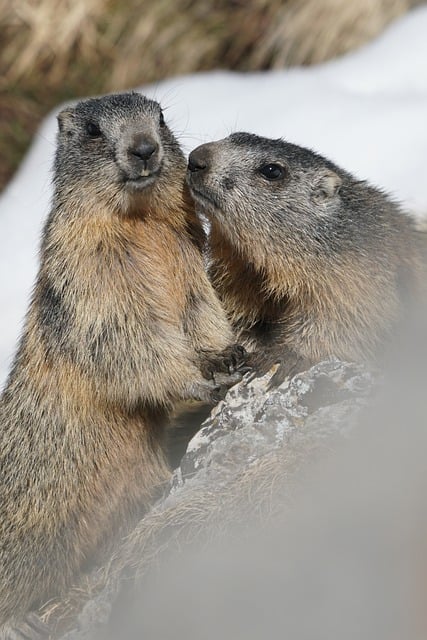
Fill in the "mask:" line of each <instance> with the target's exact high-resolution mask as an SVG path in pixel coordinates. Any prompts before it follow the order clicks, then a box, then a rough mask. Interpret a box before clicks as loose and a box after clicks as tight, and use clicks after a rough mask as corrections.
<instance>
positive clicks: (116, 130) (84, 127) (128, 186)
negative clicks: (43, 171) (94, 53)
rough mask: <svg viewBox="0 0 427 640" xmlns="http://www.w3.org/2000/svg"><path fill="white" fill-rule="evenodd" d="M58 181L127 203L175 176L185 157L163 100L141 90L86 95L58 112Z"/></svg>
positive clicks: (69, 189)
mask: <svg viewBox="0 0 427 640" xmlns="http://www.w3.org/2000/svg"><path fill="white" fill-rule="evenodd" d="M58 125H59V132H58V146H57V153H56V161H55V184H56V187H57V188H59V189H60V190H61V189H62V190H66V193H67V194H68V195H73V197H76V193H77V192H80V193H81V194H82V198H86V199H87V198H89V199H90V198H92V199H95V200H97V199H99V200H100V201H101V202H105V201H108V202H110V203H113V204H115V205H117V204H119V206H120V207H123V208H125V209H126V208H127V207H128V206H132V204H130V205H129V203H132V200H135V199H136V200H138V201H140V200H141V198H143V199H147V198H150V197H152V196H153V193H154V194H155V193H156V192H158V191H162V189H163V188H164V185H168V183H170V181H171V180H172V182H173V181H174V179H177V180H178V179H180V181H181V183H182V179H183V176H184V173H185V159H184V155H183V153H182V151H181V149H180V146H179V144H178V142H177V141H176V139H175V138H174V136H173V134H172V133H171V131H170V130H169V128H168V127H167V125H166V123H165V120H164V116H163V112H162V109H161V107H160V105H159V104H158V103H157V102H155V101H153V100H149V99H148V98H146V97H144V96H143V95H141V94H139V93H135V92H132V93H123V94H115V95H108V96H104V97H100V98H90V99H88V100H83V101H81V102H79V103H78V104H76V105H75V106H72V107H67V108H66V109H64V110H63V111H61V113H59V115H58ZM166 190H167V188H166Z"/></svg>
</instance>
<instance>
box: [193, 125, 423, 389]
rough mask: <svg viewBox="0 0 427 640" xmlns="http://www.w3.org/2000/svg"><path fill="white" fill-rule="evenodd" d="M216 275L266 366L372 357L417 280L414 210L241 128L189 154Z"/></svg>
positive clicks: (242, 335)
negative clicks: (403, 208)
mask: <svg viewBox="0 0 427 640" xmlns="http://www.w3.org/2000/svg"><path fill="white" fill-rule="evenodd" d="M188 184H189V186H190V190H191V193H192V195H193V197H194V199H195V201H196V203H197V206H198V207H199V209H200V211H201V212H202V213H204V214H206V215H207V217H208V219H209V221H210V223H211V235H210V250H211V266H210V275H211V278H212V282H213V284H214V286H215V288H216V290H217V292H218V293H219V296H220V299H221V300H222V302H223V304H224V306H225V308H226V310H227V311H228V314H229V318H230V320H231V322H232V324H233V326H234V328H235V329H236V331H237V335H238V339H239V340H240V341H241V342H242V344H244V345H245V346H246V347H247V348H248V350H252V351H253V352H254V356H253V363H254V364H255V366H258V367H259V368H260V369H261V370H266V369H268V368H269V367H270V366H271V365H272V364H273V363H275V362H278V361H279V362H281V368H280V370H279V372H278V378H280V374H282V375H286V374H288V373H291V372H295V371H297V370H299V369H302V368H305V367H307V366H308V365H310V364H312V363H314V362H316V361H318V360H321V359H323V358H327V357H329V356H336V357H338V358H341V359H344V360H355V361H370V360H371V359H372V358H375V357H376V356H377V355H378V354H379V351H380V350H381V347H382V345H383V344H384V341H385V340H386V338H387V337H388V336H389V335H390V332H391V330H392V329H393V327H394V326H395V324H396V322H397V321H398V320H399V317H400V316H401V314H402V310H403V309H404V307H405V304H404V297H405V296H406V295H408V294H409V293H410V292H412V291H413V290H414V291H415V290H416V286H417V285H416V281H417V279H420V274H421V261H420V252H419V249H418V246H417V240H418V238H417V233H416V231H415V229H414V225H413V222H412V220H411V219H410V218H409V217H408V216H406V215H405V214H404V213H403V212H402V211H401V210H400V208H399V206H398V205H397V204H396V203H395V202H393V201H392V200H391V199H390V198H389V197H388V196H387V195H385V194H384V193H383V192H381V191H380V190H379V189H376V188H374V187H372V186H370V185H369V184H367V183H366V182H362V181H359V180H356V179H355V178H354V177H353V176H351V175H350V174H349V173H347V172H346V171H344V170H342V169H340V168H339V167H337V166H336V165H335V164H333V163H332V162H330V161H329V160H327V159H326V158H324V157H322V156H320V155H318V154H317V153H314V152H313V151H310V150H309V149H305V148H302V147H299V146H297V145H294V144H290V143H288V142H284V141H283V140H270V139H267V138H262V137H258V136H256V135H252V134H249V133H235V134H232V135H231V136H229V137H228V138H226V139H224V140H220V141H218V142H211V143H208V144H204V145H201V146H199V147H198V148H197V149H195V150H194V151H193V152H192V153H191V154H190V158H189V170H188Z"/></svg>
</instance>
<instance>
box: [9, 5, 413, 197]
mask: <svg viewBox="0 0 427 640" xmlns="http://www.w3.org/2000/svg"><path fill="white" fill-rule="evenodd" d="M419 4H425V0H129V1H128V2H120V1H118V0H0V190H1V189H2V188H3V187H4V186H5V184H6V183H7V182H8V180H9V179H10V177H11V176H12V174H13V173H14V171H15V169H16V168H17V166H18V164H19V162H20V160H21V158H22V156H23V154H24V152H25V151H26V149H27V147H28V145H29V143H30V141H31V139H32V136H33V134H34V132H35V130H36V128H37V126H38V125H39V123H40V121H41V119H42V118H43V117H44V116H45V114H46V113H47V112H48V111H49V110H50V109H51V108H52V107H53V106H55V105H57V104H59V103H61V102H63V101H66V100H69V99H71V98H75V97H80V96H87V95H93V94H99V93H106V92H110V91H115V90H120V89H127V88H131V87H134V86H138V85H143V84H147V83H152V82H156V81H159V80H162V79H164V78H166V77H171V76H174V75H179V74H187V73H193V72H195V71H202V70H209V69H233V70H240V71H249V70H251V71H253V70H265V69H280V68H284V67H287V66H294V65H310V64H314V63H318V62H322V61H325V60H328V59H330V58H333V57H336V56H338V55H341V54H343V53H345V52H347V51H349V50H351V49H355V48H357V47H359V46H361V45H362V44H364V43H365V42H367V41H368V40H370V39H372V38H373V37H375V36H376V35H378V34H379V33H380V32H381V31H382V30H383V29H384V28H385V27H386V26H387V25H388V24H389V23H390V22H391V21H392V20H394V19H395V18H397V17H398V16H400V15H402V14H403V13H405V12H406V11H408V10H409V9H410V8H411V7H413V6H415V5H419Z"/></svg>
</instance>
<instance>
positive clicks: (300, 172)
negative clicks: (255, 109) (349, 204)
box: [187, 133, 352, 260]
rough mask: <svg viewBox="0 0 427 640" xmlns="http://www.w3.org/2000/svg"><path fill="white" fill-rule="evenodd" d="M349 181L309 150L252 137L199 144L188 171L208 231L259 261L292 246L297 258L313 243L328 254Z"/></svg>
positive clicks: (237, 136)
mask: <svg viewBox="0 0 427 640" xmlns="http://www.w3.org/2000/svg"><path fill="white" fill-rule="evenodd" d="M349 180H352V178H351V176H349V174H346V173H345V172H344V171H342V170H341V169H339V168H338V167H336V166H335V165H334V164H333V163H331V162H329V161H328V160H327V159H326V158H323V157H322V156H320V155H318V154H316V153H314V152H313V151H310V150H309V149H305V148H302V147H298V146H296V145H294V144H290V143H287V142H284V141H283V140H270V139H267V138H262V137H259V136H256V135H252V134H249V133H234V134H232V135H230V136H229V137H228V138H225V139H223V140H219V141H217V142H211V143H208V144H203V145H201V146H199V147H197V148H196V149H195V150H194V151H192V152H191V154H190V157H189V163H188V171H187V182H188V185H189V187H190V191H191V194H192V196H193V198H194V200H195V202H196V205H197V207H198V209H199V211H200V212H201V213H204V214H206V216H207V217H208V219H209V221H210V223H211V225H212V230H213V232H214V233H215V231H217V232H219V233H222V234H223V236H224V237H225V238H227V240H228V241H229V242H230V243H231V244H233V245H234V246H235V247H236V248H237V249H239V250H241V251H242V252H243V253H245V254H246V255H247V256H248V257H250V258H253V257H254V254H259V256H260V260H261V256H263V259H267V258H268V257H269V256H272V255H273V254H274V253H277V254H279V255H280V254H283V252H285V251H286V249H288V250H289V249H290V248H291V247H292V253H293V255H294V256H296V255H298V253H302V254H303V253H304V252H305V251H307V252H313V251H317V250H318V249H319V247H318V245H320V246H321V249H322V251H324V250H325V249H327V248H328V244H330V243H333V242H334V237H335V236H336V231H337V225H338V226H339V222H337V220H338V219H339V218H340V216H341V215H342V208H343V206H342V205H343V201H342V197H341V196H342V194H341V189H342V188H343V187H345V185H346V182H348V181H349ZM329 248H330V247H329Z"/></svg>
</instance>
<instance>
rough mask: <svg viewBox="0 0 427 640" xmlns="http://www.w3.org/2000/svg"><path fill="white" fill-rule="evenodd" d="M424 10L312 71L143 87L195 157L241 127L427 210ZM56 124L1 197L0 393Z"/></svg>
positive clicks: (207, 76) (30, 265)
mask: <svg viewBox="0 0 427 640" xmlns="http://www.w3.org/2000/svg"><path fill="white" fill-rule="evenodd" d="M426 32H427V7H420V8H418V9H417V10H414V11H412V12H410V13H409V14H407V15H406V16H404V17H403V18H401V19H400V20H398V21H397V22H395V23H394V24H392V25H391V27H389V29H388V30H387V31H386V32H385V33H384V34H382V35H381V36H380V37H379V38H377V39H376V40H375V41H373V42H372V43H370V44H368V45H367V46H365V47H363V48H361V49H360V50H358V51H356V52H352V53H350V54H348V55H346V56H343V57H341V58H339V59H336V60H333V61H331V62H328V63H326V64H322V65H318V66H314V67H310V68H294V69H289V70H284V71H273V72H262V73H252V74H234V73H228V72H212V73H203V74H197V75H193V76H187V77H180V78H174V79H171V80H168V81H165V82H161V83H158V84H156V85H151V86H148V87H142V88H141V91H142V92H143V93H145V94H146V95H148V96H150V97H153V98H155V99H156V100H159V101H160V102H161V104H162V106H163V107H164V108H165V115H166V119H167V122H168V124H169V126H170V127H171V128H172V129H173V130H174V131H175V132H176V134H177V136H178V137H179V139H180V140H181V143H182V145H183V147H184V148H185V150H186V152H188V151H190V150H191V149H192V148H193V147H195V146H197V144H200V143H201V142H206V141H207V140H212V139H218V138H222V137H224V136H225V135H228V134H229V133H231V132H232V131H236V130H240V131H245V130H246V131H252V132H254V133H258V134H260V135H265V136H269V137H284V138H286V139H287V140H289V141H291V142H295V143H297V144H302V145H305V146H309V147H311V148H313V149H315V150H317V151H319V152H320V153H322V154H324V155H326V156H329V157H330V158H331V159H332V160H334V161H335V162H337V163H338V164H340V165H341V166H343V167H344V168H346V169H347V170H349V171H351V172H352V173H354V174H356V175H357V176H358V177H360V178H363V179H368V180H370V181H371V182H373V183H374V184H377V185H379V186H381V187H383V188H384V189H385V190H386V191H388V192H390V193H391V194H392V195H393V196H394V197H395V198H397V199H398V200H400V201H401V202H402V203H403V204H404V205H405V207H406V208H407V209H408V210H411V211H412V212H414V213H415V214H416V215H417V216H419V217H422V216H426V215H427V180H426V170H425V163H426V157H427V38H426V37H425V34H426ZM55 134H56V121H55V114H54V113H52V114H51V115H50V116H49V117H48V118H47V119H46V120H45V122H44V123H43V125H42V126H41V128H40V130H39V132H38V134H37V136H36V138H35V141H34V143H33V146H32V148H31V149H30V151H29V152H28V154H27V157H26V158H25V160H24V162H23V163H22V165H21V167H20V169H19V171H18V173H17V174H16V176H15V178H14V179H13V180H12V182H11V184H10V185H9V186H8V188H7V189H6V190H5V192H4V194H3V195H2V196H1V198H0V308H1V319H0V327H1V331H0V386H1V384H2V383H3V382H4V379H5V376H6V374H7V370H8V368H9V366H10V362H11V358H12V355H13V351H14V349H15V344H16V340H17V337H18V335H19V332H20V328H21V325H22V319H23V316H24V314H25V309H26V306H27V304H28V298H29V295H30V291H31V286H32V283H33V281H34V277H35V273H36V268H37V251H38V243H39V238H40V233H41V228H42V223H43V220H44V218H45V217H46V215H47V213H48V210H49V200H50V197H51V184H50V181H51V165H52V157H53V152H54V147H55Z"/></svg>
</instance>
